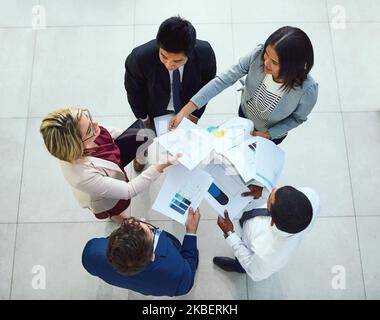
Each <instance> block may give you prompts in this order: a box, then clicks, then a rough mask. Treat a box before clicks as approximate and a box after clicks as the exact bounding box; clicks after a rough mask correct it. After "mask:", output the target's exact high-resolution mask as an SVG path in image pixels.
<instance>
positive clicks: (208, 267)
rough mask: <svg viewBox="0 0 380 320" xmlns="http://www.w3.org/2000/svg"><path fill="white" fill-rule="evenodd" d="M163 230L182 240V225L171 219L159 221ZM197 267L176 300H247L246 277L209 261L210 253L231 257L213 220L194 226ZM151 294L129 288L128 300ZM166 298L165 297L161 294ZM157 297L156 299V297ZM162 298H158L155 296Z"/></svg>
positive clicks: (143, 297)
mask: <svg viewBox="0 0 380 320" xmlns="http://www.w3.org/2000/svg"><path fill="white" fill-rule="evenodd" d="M159 226H160V227H161V228H163V229H164V230H167V231H168V232H171V233H173V234H174V235H175V236H176V237H177V238H178V239H179V240H181V241H182V239H183V233H184V231H183V229H182V226H180V225H179V224H176V223H175V222H173V221H167V222H166V221H165V222H160V225H159ZM198 250H199V255H200V256H199V266H198V270H197V273H196V276H195V281H194V286H193V288H192V290H191V291H190V292H189V293H188V294H186V295H184V296H181V297H176V299H185V300H188V299H200V300H202V299H211V300H230V299H233V300H236V299H240V300H242V299H247V282H246V276H245V275H241V274H232V273H226V272H224V271H221V270H220V269H218V268H217V267H215V266H214V265H213V263H212V258H213V257H214V256H231V250H230V249H229V247H228V244H227V243H225V240H224V238H223V233H222V232H221V231H220V229H219V228H218V227H217V225H216V224H215V223H214V222H213V221H201V222H200V225H199V228H198ZM152 298H153V297H151V296H143V295H141V294H138V293H135V292H132V291H130V292H129V299H130V300H134V299H152ZM163 298H164V299H167V297H163ZM156 299H157V298H156ZM158 299H162V298H158Z"/></svg>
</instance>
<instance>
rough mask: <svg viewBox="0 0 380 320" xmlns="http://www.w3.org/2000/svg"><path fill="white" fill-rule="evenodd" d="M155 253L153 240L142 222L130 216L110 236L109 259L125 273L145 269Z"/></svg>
mask: <svg viewBox="0 0 380 320" xmlns="http://www.w3.org/2000/svg"><path fill="white" fill-rule="evenodd" d="M152 255H153V242H152V240H151V239H149V237H148V236H147V234H146V232H145V230H144V228H143V227H142V226H141V225H140V222H139V221H138V220H136V219H135V218H133V217H131V218H128V219H127V220H125V221H124V222H123V224H122V225H121V226H120V227H119V228H118V229H116V230H115V231H113V232H112V233H111V235H110V237H109V242H108V247H107V259H108V261H109V263H110V264H111V265H112V267H113V268H114V269H115V270H116V271H117V272H119V273H121V274H124V275H135V274H137V273H139V272H141V271H143V270H144V269H145V268H146V266H147V265H148V263H149V261H150V260H151V258H152Z"/></svg>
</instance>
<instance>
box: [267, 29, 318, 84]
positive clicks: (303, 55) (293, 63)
mask: <svg viewBox="0 0 380 320" xmlns="http://www.w3.org/2000/svg"><path fill="white" fill-rule="evenodd" d="M268 45H271V46H272V47H273V48H274V49H275V50H276V53H277V55H278V57H279V60H280V61H279V62H280V73H279V78H280V79H281V80H284V85H283V88H284V89H285V90H290V89H293V88H294V87H296V86H302V84H303V82H304V80H305V79H306V78H307V75H308V74H309V72H310V70H311V68H312V67H313V65H314V51H313V45H312V44H311V41H310V39H309V37H308V36H307V34H306V33H305V32H304V31H302V30H301V29H299V28H294V27H288V26H287V27H282V28H280V29H278V30H276V31H275V32H273V33H272V34H271V35H270V36H269V38H268V39H267V41H266V42H265V44H264V51H263V53H262V60H263V61H264V54H265V50H266V48H267V46H268Z"/></svg>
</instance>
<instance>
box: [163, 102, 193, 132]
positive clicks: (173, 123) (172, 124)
mask: <svg viewBox="0 0 380 320" xmlns="http://www.w3.org/2000/svg"><path fill="white" fill-rule="evenodd" d="M197 109H198V108H197V106H196V105H195V103H194V102H192V101H189V102H188V103H186V105H185V106H184V107H183V108H182V109H181V111H180V112H178V113H177V114H176V115H175V116H174V117H173V118H172V119H171V120H170V121H169V130H174V129H175V128H177V127H178V125H179V124H180V123H181V121H182V119H183V118H184V117H187V116H188V115H189V114H190V113H192V112H194V111H195V110H197ZM191 121H193V120H191ZM193 122H194V121H193Z"/></svg>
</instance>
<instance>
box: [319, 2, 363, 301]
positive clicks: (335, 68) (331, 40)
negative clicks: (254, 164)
mask: <svg viewBox="0 0 380 320" xmlns="http://www.w3.org/2000/svg"><path fill="white" fill-rule="evenodd" d="M325 6H326V12H327V15H328V4H327V0H325ZM327 20H328V19H327ZM329 34H330V43H331V49H332V58H333V61H334V71H335V81H336V85H337V90H338V103H339V107H340V117H341V122H342V126H343V128H342V129H343V137H344V143H345V148H346V158H347V165H348V175H349V178H350V189H351V197H352V206H353V209H354V219H355V230H356V238H357V241H358V251H359V259H360V268H361V275H362V283H363V288H364V299H365V300H367V289H366V285H365V279H364V269H363V261H362V253H361V250H360V237H359V230H358V220H357V214H356V207H355V198H354V189H353V185H352V176H351V164H350V158H349V156H348V143H347V135H346V129H345V125H344V118H343V112H342V110H343V109H342V100H341V90H340V84H339V80H338V70H337V66H336V56H335V47H334V41H333V33H332V29H331V22H329Z"/></svg>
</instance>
